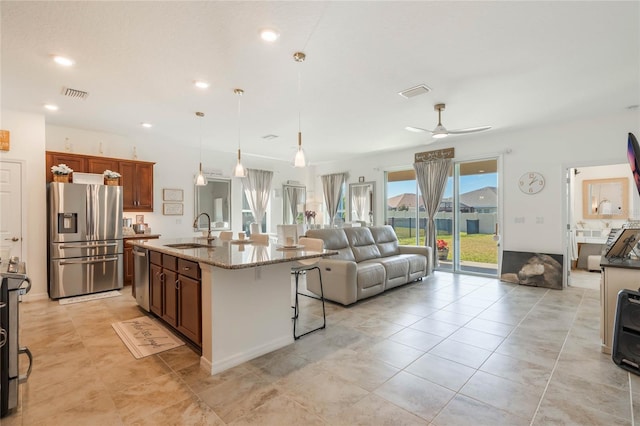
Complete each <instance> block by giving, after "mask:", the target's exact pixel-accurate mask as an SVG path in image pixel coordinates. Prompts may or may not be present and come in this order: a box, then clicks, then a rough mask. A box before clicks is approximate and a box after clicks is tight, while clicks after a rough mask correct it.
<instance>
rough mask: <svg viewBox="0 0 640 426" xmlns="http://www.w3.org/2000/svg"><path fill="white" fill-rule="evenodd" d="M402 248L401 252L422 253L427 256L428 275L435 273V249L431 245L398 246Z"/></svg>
mask: <svg viewBox="0 0 640 426" xmlns="http://www.w3.org/2000/svg"><path fill="white" fill-rule="evenodd" d="M398 249H399V250H400V254H421V255H422V256H425V257H426V258H427V275H431V274H432V273H433V265H432V263H431V262H432V259H433V255H432V253H433V250H432V249H431V247H426V246H398Z"/></svg>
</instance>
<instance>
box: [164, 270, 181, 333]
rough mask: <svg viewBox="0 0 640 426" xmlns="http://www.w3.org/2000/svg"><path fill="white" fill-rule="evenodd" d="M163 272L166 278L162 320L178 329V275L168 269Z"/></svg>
mask: <svg viewBox="0 0 640 426" xmlns="http://www.w3.org/2000/svg"><path fill="white" fill-rule="evenodd" d="M162 272H163V273H164V276H165V279H164V299H163V302H164V304H163V307H164V309H163V312H162V319H163V320H165V321H166V322H167V323H169V324H171V325H172V326H173V327H176V326H177V325H178V290H177V287H178V283H177V281H178V274H177V273H176V272H174V271H170V270H168V269H166V268H163V269H162Z"/></svg>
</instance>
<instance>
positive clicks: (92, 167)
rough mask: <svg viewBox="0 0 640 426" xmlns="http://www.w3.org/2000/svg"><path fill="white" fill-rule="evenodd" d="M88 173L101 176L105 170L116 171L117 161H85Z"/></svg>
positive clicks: (108, 159) (107, 159) (92, 159)
mask: <svg viewBox="0 0 640 426" xmlns="http://www.w3.org/2000/svg"><path fill="white" fill-rule="evenodd" d="M87 163H88V164H87V165H88V170H89V173H99V174H103V173H104V171H105V170H111V171H113V172H117V171H118V167H119V165H118V163H119V162H118V161H117V160H112V159H110V158H89V159H88V160H87Z"/></svg>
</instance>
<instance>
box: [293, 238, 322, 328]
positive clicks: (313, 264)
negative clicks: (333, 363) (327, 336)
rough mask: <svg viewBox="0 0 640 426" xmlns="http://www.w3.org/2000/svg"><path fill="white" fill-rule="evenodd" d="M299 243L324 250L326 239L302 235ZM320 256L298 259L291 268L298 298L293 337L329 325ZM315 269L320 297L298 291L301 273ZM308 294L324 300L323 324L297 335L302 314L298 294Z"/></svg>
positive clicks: (306, 246) (295, 308)
mask: <svg viewBox="0 0 640 426" xmlns="http://www.w3.org/2000/svg"><path fill="white" fill-rule="evenodd" d="M298 244H299V245H301V246H303V248H304V250H308V251H322V250H323V249H324V241H323V240H321V239H319V238H306V237H300V238H299V239H298ZM320 259H321V258H320V257H317V258H314V259H302V260H298V261H297V262H296V263H295V264H294V265H293V267H292V268H291V273H292V274H294V275H295V278H296V296H295V297H296V298H295V304H294V306H293V309H294V314H293V318H292V319H293V338H294V339H295V340H298V339H299V338H301V337H302V336H304V335H307V334H309V333H312V332H314V331H318V330H322V329H323V328H325V327H326V326H327V315H326V312H325V309H324V289H323V287H322V273H321V272H320V267H319V266H318V262H320ZM313 269H317V270H318V278H319V279H320V297H318V296H313V295H311V294H306V293H300V292H299V291H298V281H299V279H300V275H301V274H306V273H307V272H308V271H311V270H313ZM299 295H302V296H306V297H310V298H312V299H316V300H320V301H321V302H322V326H321V327H318V328H314V329H313V330H309V331H307V332H305V333H302V334H299V335H296V324H297V323H298V316H299V315H300V304H299V302H298V296H299Z"/></svg>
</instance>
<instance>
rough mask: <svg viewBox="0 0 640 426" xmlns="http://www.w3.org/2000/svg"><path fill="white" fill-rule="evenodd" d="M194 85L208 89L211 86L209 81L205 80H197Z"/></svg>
mask: <svg viewBox="0 0 640 426" xmlns="http://www.w3.org/2000/svg"><path fill="white" fill-rule="evenodd" d="M193 85H194V86H196V87H197V88H198V89H206V88H208V87H209V83H207V82H206V81H204V80H196V81H194V82H193Z"/></svg>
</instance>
